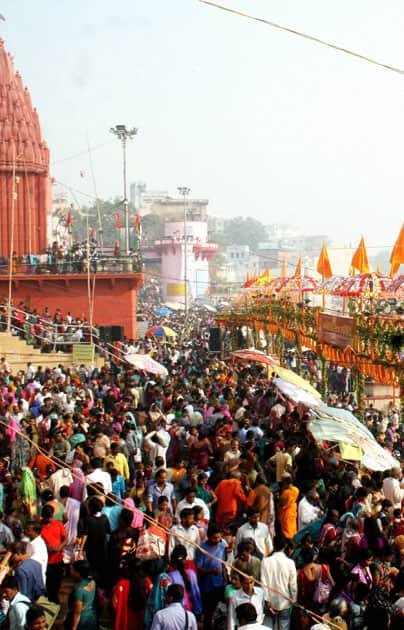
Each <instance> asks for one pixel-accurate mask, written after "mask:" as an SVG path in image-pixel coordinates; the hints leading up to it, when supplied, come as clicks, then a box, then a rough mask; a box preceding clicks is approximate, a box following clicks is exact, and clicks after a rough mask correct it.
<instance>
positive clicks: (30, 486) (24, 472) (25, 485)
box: [19, 466, 37, 519]
mask: <svg viewBox="0 0 404 630" xmlns="http://www.w3.org/2000/svg"><path fill="white" fill-rule="evenodd" d="M19 495H20V499H21V503H22V505H23V506H24V508H25V511H26V514H27V516H28V518H29V519H32V518H33V517H34V516H35V515H36V513H37V492H36V481H35V477H34V475H33V473H32V470H31V468H28V466H24V467H23V468H22V469H21V483H20V488H19Z"/></svg>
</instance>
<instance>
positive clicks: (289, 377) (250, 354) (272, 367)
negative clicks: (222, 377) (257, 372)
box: [231, 349, 321, 398]
mask: <svg viewBox="0 0 404 630" xmlns="http://www.w3.org/2000/svg"><path fill="white" fill-rule="evenodd" d="M231 355H232V357H233V358H235V359H239V360H241V361H248V362H249V363H263V364H265V365H268V376H271V373H272V372H275V374H276V375H277V376H280V377H281V379H283V380H284V381H287V382H288V383H291V384H292V385H295V386H296V387H299V388H300V389H303V390H304V391H306V392H308V393H309V394H310V395H311V396H314V397H315V398H321V394H320V392H318V391H317V390H316V389H315V388H314V387H313V385H311V384H310V383H309V382H308V381H306V379H304V378H303V377H301V376H299V374H296V372H294V371H293V370H289V369H288V368H284V367H281V366H280V365H279V363H278V361H276V360H275V359H274V358H273V357H271V356H269V355H267V354H265V352H261V350H255V349H250V350H236V351H235V352H232V353H231Z"/></svg>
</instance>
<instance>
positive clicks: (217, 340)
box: [209, 326, 223, 352]
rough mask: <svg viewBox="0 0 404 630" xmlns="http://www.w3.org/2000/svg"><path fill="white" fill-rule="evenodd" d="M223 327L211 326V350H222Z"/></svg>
mask: <svg viewBox="0 0 404 630" xmlns="http://www.w3.org/2000/svg"><path fill="white" fill-rule="evenodd" d="M222 340H223V335H222V329H221V328H219V327H218V326H215V327H212V328H209V352H221V351H222Z"/></svg>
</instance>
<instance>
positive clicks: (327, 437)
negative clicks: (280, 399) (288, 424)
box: [309, 405, 400, 470]
mask: <svg viewBox="0 0 404 630" xmlns="http://www.w3.org/2000/svg"><path fill="white" fill-rule="evenodd" d="M313 414H314V417H313V419H312V420H311V421H310V424H309V430H310V431H311V433H312V435H313V437H314V438H315V439H316V440H317V442H337V443H338V444H339V446H340V450H343V449H344V447H345V446H346V445H349V446H351V447H356V449H359V451H360V452H359V455H358V456H356V454H355V456H354V459H357V460H358V461H360V463H361V465H362V466H365V467H366V468H368V469H369V470H389V469H391V468H397V467H399V466H400V464H399V462H398V461H397V460H396V459H395V458H394V457H393V456H392V455H391V453H389V451H387V450H386V449H384V448H383V447H382V446H381V445H380V444H379V443H378V442H377V441H376V440H375V438H374V436H373V435H372V433H371V432H370V431H369V429H368V428H367V427H366V426H365V425H364V424H362V422H360V420H358V418H356V417H355V416H354V415H353V414H352V413H351V412H350V411H348V410H347V409H340V408H337V407H327V406H326V405H323V406H320V407H317V408H315V409H313Z"/></svg>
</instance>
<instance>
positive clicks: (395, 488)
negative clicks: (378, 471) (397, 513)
mask: <svg viewBox="0 0 404 630" xmlns="http://www.w3.org/2000/svg"><path fill="white" fill-rule="evenodd" d="M383 494H384V496H385V497H386V499H388V500H389V501H391V502H392V504H393V509H394V510H398V509H400V508H401V503H402V500H403V497H404V486H403V484H402V483H401V470H400V469H399V468H392V470H391V471H390V477H386V479H385V480H384V481H383Z"/></svg>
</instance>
